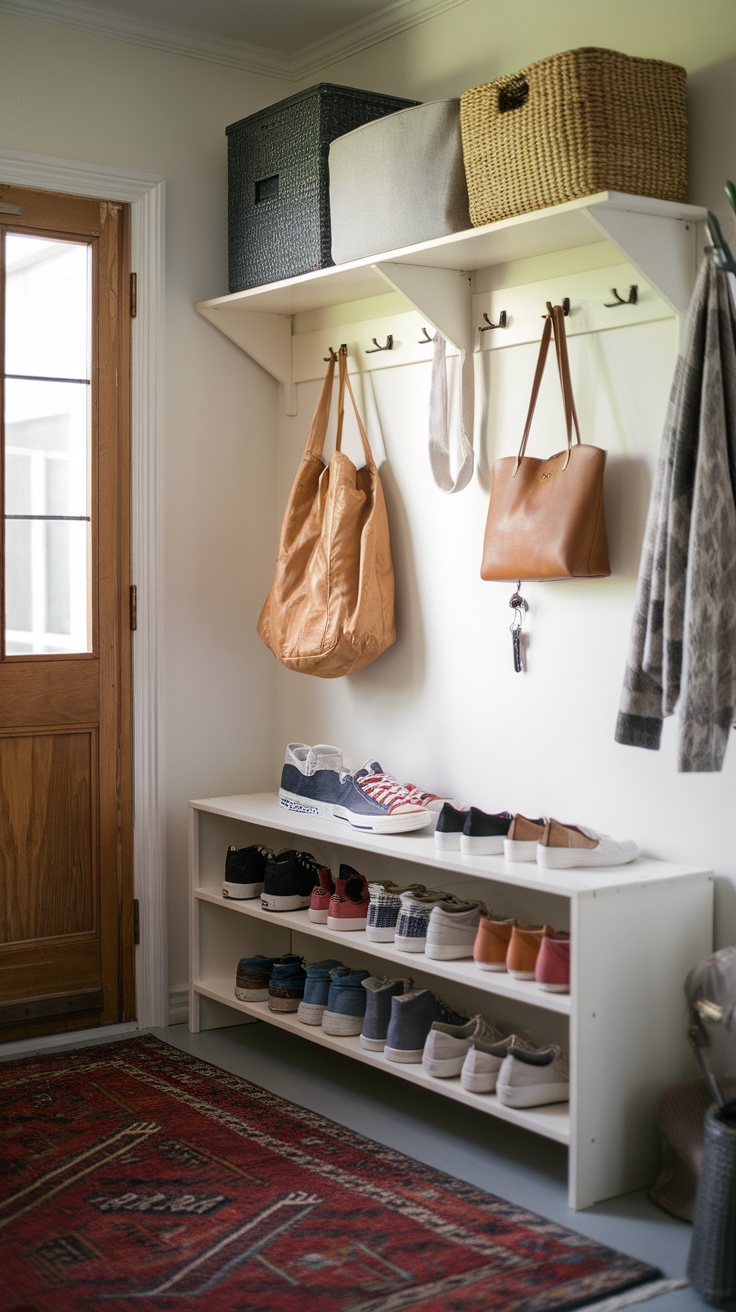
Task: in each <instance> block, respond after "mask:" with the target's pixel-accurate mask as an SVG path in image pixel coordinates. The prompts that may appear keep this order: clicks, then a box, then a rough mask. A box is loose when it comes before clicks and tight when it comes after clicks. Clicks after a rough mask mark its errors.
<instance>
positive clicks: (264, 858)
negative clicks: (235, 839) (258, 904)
mask: <svg viewBox="0 0 736 1312" xmlns="http://www.w3.org/2000/svg"><path fill="white" fill-rule="evenodd" d="M273 859H274V853H273V852H272V851H271V848H270V847H263V845H262V844H261V843H253V844H252V845H251V846H250V847H234V846H232V847H229V848H228V849H227V854H226V856H225V879H224V882H223V885H222V896H223V897H232V898H247V897H260V896H261V893H262V892H263V873H264V871H265V869H266V864H267V862H268V861H273Z"/></svg>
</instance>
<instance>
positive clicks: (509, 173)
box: [460, 47, 687, 226]
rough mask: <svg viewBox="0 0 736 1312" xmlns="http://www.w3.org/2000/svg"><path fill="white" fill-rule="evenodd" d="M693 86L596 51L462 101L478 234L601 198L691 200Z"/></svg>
mask: <svg viewBox="0 0 736 1312" xmlns="http://www.w3.org/2000/svg"><path fill="white" fill-rule="evenodd" d="M685 81H686V74H685V69H684V68H680V67H679V65H677V64H667V63H665V62H664V61H663V60H661V59H640V58H635V57H633V56H630V55H624V54H621V53H620V52H619V51H617V50H601V49H598V48H595V47H591V48H584V49H580V50H568V51H566V52H565V53H564V54H560V55H553V56H551V58H549V59H540V60H538V61H537V62H536V63H534V64H530V65H529V66H528V68H523V69H521V71H520V72H518V73H514V74H512V75H511V76H509V77H500V78H497V79H496V80H495V81H494V82H486V83H484V84H483V85H482V86H478V87H472V88H471V89H470V90H469V91H466V92H464V93H463V95H462V96H461V110H460V121H461V128H462V141H463V153H464V157H465V172H466V175H467V181H468V191H469V194H470V215H471V219H472V222H473V224H474V225H475V226H478V225H481V224H484V223H493V222H495V221H496V220H498V219H507V218H511V217H512V216H514V215H517V214H528V213H529V212H530V211H532V210H539V209H545V208H546V207H547V206H548V205H559V204H562V203H563V202H564V201H569V200H576V199H577V198H579V197H581V196H592V195H594V194H595V193H596V192H599V191H623V192H630V193H631V194H633V195H637V196H656V197H657V198H658V199H660V200H672V201H682V200H684V199H685V196H686V192H687V113H686V107H685Z"/></svg>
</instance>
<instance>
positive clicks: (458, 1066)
mask: <svg viewBox="0 0 736 1312" xmlns="http://www.w3.org/2000/svg"><path fill="white" fill-rule="evenodd" d="M501 1037H502V1035H501V1031H500V1030H499V1029H496V1026H495V1025H489V1024H488V1022H487V1021H486V1020H484V1019H483V1017H482V1016H471V1018H470V1020H469V1021H466V1023H465V1024H464V1025H448V1024H447V1022H446V1021H442V1020H435V1021H433V1022H432V1028H431V1030H430V1031H429V1034H428V1035H427V1039H426V1042H425V1044H424V1052H423V1053H422V1066H423V1067H424V1069H425V1071H426V1072H427V1074H428V1075H437V1076H439V1078H440V1079H446V1078H447V1077H448V1076H450V1075H459V1074H460V1072H461V1070H462V1066H463V1062H464V1060H465V1055H466V1053H467V1051H468V1048H469V1047H470V1045H471V1043H474V1042H475V1041H476V1040H482V1041H484V1042H486V1043H497V1042H498V1041H499V1040H500V1039H501Z"/></svg>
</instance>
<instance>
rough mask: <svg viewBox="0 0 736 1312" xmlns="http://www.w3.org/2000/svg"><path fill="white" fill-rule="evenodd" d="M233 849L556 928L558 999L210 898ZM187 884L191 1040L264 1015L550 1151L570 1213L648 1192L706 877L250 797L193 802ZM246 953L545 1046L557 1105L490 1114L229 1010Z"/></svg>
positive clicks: (407, 1071) (682, 1036) (698, 944)
mask: <svg viewBox="0 0 736 1312" xmlns="http://www.w3.org/2000/svg"><path fill="white" fill-rule="evenodd" d="M231 843H233V844H235V845H236V846H237V847H247V846H248V845H249V844H251V843H264V844H266V845H267V846H269V847H271V848H273V849H274V850H276V851H281V850H283V849H285V848H291V847H296V848H300V849H301V850H303V851H308V852H311V853H312V854H313V856H314V857H315V858H316V859H317V861H318V862H320V864H324V865H328V866H329V867H330V868H331V870H332V872H333V875H336V874H337V870H338V866H339V864H340V863H341V862H347V863H349V864H350V865H353V866H354V867H355V868H356V869H358V870H360V871H361V872H362V873H363V874H365V875H366V876H367V877H368V878H369V879H370V878H380V877H381V876H383V877H384V878H390V879H393V880H394V881H395V882H396V883H398V884H408V883H412V882H421V883H424V884H426V885H427V886H428V887H437V888H444V889H448V890H452V891H453V892H455V893H457V894H459V895H460V896H464V897H476V898H480V899H482V901H484V902H485V903H486V905H487V906H488V907H489V908H490V909H491V910H492V911H493V912H494V913H495V914H498V915H501V916H511V915H514V916H517V917H518V919H520V920H522V921H526V922H533V923H542V922H543V921H546V922H547V923H548V924H550V925H552V926H553V927H554V928H555V929H566V930H569V931H570V934H571V980H570V993H569V994H559V993H546V992H544V991H543V990H541V989H539V988H538V987H537V986H536V985H535V984H534V983H533V982H531V981H525V980H515V979H512V978H511V977H510V976H508V975H506V974H505V973H503V972H491V971H483V970H480V969H479V968H478V967H477V966H476V965H475V963H474V962H473V961H472V960H459V961H432V960H430V959H429V958H428V957H426V956H425V955H424V953H409V952H400V951H398V950H397V949H396V947H395V946H394V944H392V943H372V942H371V941H370V940H369V939H368V938H367V937H366V934H365V931H357V932H345V931H343V932H335V931H334V930H331V929H328V928H327V926H326V925H317V924H314V923H312V922H311V921H310V920H309V917H308V914H307V912H306V911H296V912H294V911H290V912H281V913H279V912H267V911H263V910H262V909H261V905H260V900H259V899H253V900H248V901H232V900H229V899H226V898H223V896H222V881H223V875H224V867H225V854H226V851H227V848H228V846H229V844H231ZM190 889H191V938H190V945H191V948H190V950H191V963H190V1011H189V1028H190V1030H191V1031H192V1032H193V1033H198V1032H199V1031H200V1030H203V1029H214V1028H219V1027H223V1026H229V1025H237V1024H242V1023H243V1022H246V1021H251V1020H260V1021H264V1022H265V1023H267V1024H269V1025H275V1026H277V1027H278V1028H279V1029H281V1030H283V1031H287V1032H290V1033H293V1034H298V1035H299V1036H300V1037H301V1038H303V1039H307V1040H308V1041H310V1042H312V1043H317V1044H320V1045H322V1046H323V1047H326V1048H330V1049H332V1050H333V1051H335V1052H339V1053H342V1054H343V1055H345V1056H347V1057H351V1058H353V1059H354V1060H356V1061H360V1062H363V1063H364V1064H365V1065H366V1066H370V1067H375V1068H378V1069H380V1070H383V1071H385V1072H390V1074H392V1075H394V1076H396V1078H397V1079H400V1080H403V1081H405V1082H406V1083H407V1084H413V1085H419V1086H421V1087H422V1088H427V1089H431V1090H433V1091H434V1092H436V1093H437V1094H439V1095H440V1096H442V1097H445V1098H450V1099H452V1100H454V1101H455V1102H458V1103H461V1104H465V1105H466V1106H469V1107H473V1108H474V1109H476V1110H477V1111H480V1112H484V1113H486V1114H487V1115H488V1116H490V1117H495V1118H498V1119H499V1120H501V1121H510V1122H513V1123H514V1124H515V1125H518V1126H521V1127H523V1128H524V1129H526V1130H529V1131H531V1132H533V1133H535V1134H541V1135H543V1136H545V1137H546V1138H549V1139H553V1140H556V1141H557V1142H558V1143H561V1144H564V1145H566V1146H567V1147H568V1150H569V1171H568V1179H569V1203H570V1206H571V1207H573V1208H576V1209H580V1208H585V1207H589V1206H591V1205H592V1204H593V1203H595V1202H598V1201H600V1200H601V1199H604V1198H610V1197H613V1196H615V1195H617V1194H621V1193H626V1192H629V1191H630V1190H633V1189H638V1188H642V1187H646V1186H648V1185H649V1184H651V1183H652V1181H653V1180H654V1178H655V1176H656V1173H657V1170H658V1166H659V1136H658V1131H657V1122H656V1112H657V1103H658V1100H659V1096H660V1095H661V1093H662V1092H663V1091H664V1090H665V1089H666V1088H667V1087H668V1086H669V1085H670V1084H673V1083H674V1082H675V1081H677V1080H680V1079H683V1078H686V1077H687V1076H689V1075H692V1074H693V1073H694V1071H693V1064H692V1055H691V1053H690V1049H689V1046H688V1043H687V1037H686V1024H687V1022H686V1014H685V1005H684V992H683V983H684V979H685V976H686V974H687V972H688V970H689V969H690V968H691V966H693V965H694V964H695V963H696V962H697V961H699V960H700V959H701V958H703V957H705V956H707V954H708V953H709V952H710V951H711V949H712V927H713V876H712V873H711V872H710V871H708V870H704V869H698V868H694V867H689V866H684V865H678V864H676V863H670V862H664V861H655V860H652V859H649V858H646V857H639V858H637V860H635V861H633V862H631V863H629V864H628V865H626V866H618V867H613V868H606V869H597V870H593V869H577V870H570V871H561V870H559V871H544V870H541V869H539V868H538V867H537V866H536V864H534V863H511V862H507V861H505V860H504V858H503V857H490V856H485V857H478V856H476V857H470V856H463V855H461V854H460V853H447V852H438V851H437V850H436V849H435V845H434V837H433V835H432V833H431V832H430V830H429V829H425V830H418V831H415V832H414V833H409V834H398V835H377V834H365V833H361V832H359V831H358V830H355V829H352V828H351V827H350V825H348V824H346V823H341V822H339V821H335V820H332V819H327V818H325V817H322V816H319V817H316V816H308V815H299V814H296V813H293V812H290V811H287V810H286V809H285V808H283V807H281V806H280V805H279V801H278V797H277V796H276V795H275V794H273V793H259V794H250V795H241V796H235V797H210V798H204V799H200V800H197V801H193V802H191V803H190ZM259 952H260V953H264V954H266V955H269V956H276V955H281V954H282V953H286V952H297V953H300V954H301V955H302V956H304V957H305V959H306V960H307V961H317V960H321V959H322V958H325V957H334V958H336V959H338V960H340V961H344V962H345V964H346V965H350V966H353V967H365V968H367V969H369V970H370V971H371V972H372V973H375V974H379V975H387V976H389V977H395V976H399V975H401V976H407V975H410V976H411V977H412V978H413V979H414V981H415V984H416V986H417V987H427V988H431V989H433V990H434V991H435V992H436V993H437V994H438V995H439V996H440V997H442V998H443V999H444V1000H445V1001H446V1002H447V1003H448V1004H449V1005H450V1006H452V1007H454V1008H456V1009H457V1010H460V1011H463V1012H465V1013H466V1014H468V1015H473V1014H476V1013H480V1014H482V1015H483V1016H485V1017H486V1019H487V1020H489V1021H491V1022H494V1023H495V1024H497V1025H499V1026H500V1027H501V1028H502V1029H503V1030H504V1031H505V1032H509V1033H512V1032H513V1033H516V1034H519V1035H522V1036H523V1037H525V1038H527V1039H529V1040H530V1041H531V1042H532V1043H534V1044H535V1045H537V1046H541V1045H543V1044H545V1043H559V1044H560V1045H561V1046H562V1047H563V1048H564V1049H565V1050H566V1051H567V1052H569V1055H570V1102H569V1104H568V1103H555V1104H550V1105H548V1106H546V1107H537V1108H530V1109H526V1110H517V1109H514V1108H510V1107H504V1106H503V1105H502V1104H501V1103H499V1101H498V1099H497V1098H496V1097H495V1095H493V1094H473V1093H468V1092H466V1091H465V1090H464V1089H463V1088H462V1086H461V1084H460V1080H459V1077H456V1078H452V1079H439V1078H437V1077H432V1076H429V1075H427V1074H426V1072H425V1071H424V1069H423V1068H422V1066H421V1065H409V1064H404V1063H398V1062H392V1061H388V1060H387V1059H386V1058H385V1056H384V1054H383V1053H375V1052H368V1051H366V1050H365V1049H364V1048H361V1046H360V1042H359V1039H358V1037H338V1036H334V1035H329V1034H325V1033H324V1031H323V1030H322V1028H321V1027H320V1026H314V1025H305V1024H303V1023H302V1022H301V1021H299V1020H298V1019H297V1016H296V1013H286V1014H284V1013H278V1012H272V1011H270V1010H269V1008H268V1004H267V1003H265V1002H263V1003H247V1002H240V1001H239V1000H238V999H237V998H236V997H235V993H234V988H235V972H236V967H237V964H238V961H239V959H240V958H241V957H242V956H251V955H254V954H256V953H259ZM407 1094H408V1096H409V1097H410V1096H411V1095H410V1093H409V1091H407ZM489 1133H492V1127H491V1126H489Z"/></svg>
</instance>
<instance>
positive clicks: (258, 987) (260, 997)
mask: <svg viewBox="0 0 736 1312" xmlns="http://www.w3.org/2000/svg"><path fill="white" fill-rule="evenodd" d="M277 961H280V957H264V956H261V955H260V953H259V954H258V955H257V956H255V957H241V958H240V961H239V962H238V969H237V971H236V974H235V996H236V998H240V1001H241V1002H265V1001H266V1000H267V998H268V984H269V980H270V979H271V971H272V970H273V968H274V966H275V964H276V962H277Z"/></svg>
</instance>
